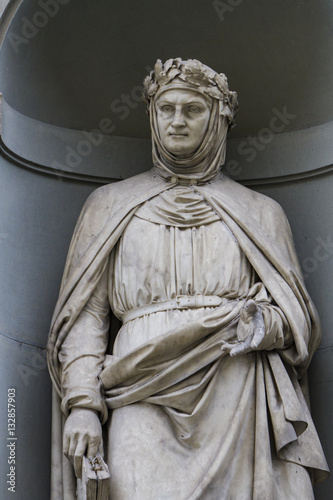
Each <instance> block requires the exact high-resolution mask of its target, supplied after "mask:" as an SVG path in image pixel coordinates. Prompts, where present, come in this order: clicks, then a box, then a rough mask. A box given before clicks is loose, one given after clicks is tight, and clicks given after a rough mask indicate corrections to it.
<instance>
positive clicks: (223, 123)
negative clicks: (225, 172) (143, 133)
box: [144, 58, 238, 183]
mask: <svg viewBox="0 0 333 500" xmlns="http://www.w3.org/2000/svg"><path fill="white" fill-rule="evenodd" d="M173 88H179V89H186V90H192V91H194V92H198V93H200V94H201V95H203V96H204V97H205V98H206V99H207V100H208V101H209V102H211V105H212V107H211V114H210V119H209V123H208V127H207V131H206V134H205V136H204V138H203V140H202V142H201V144H200V146H199V148H198V149H197V150H196V151H195V152H194V153H192V154H191V155H188V156H175V155H173V154H172V153H170V152H169V151H168V150H167V149H166V148H165V147H164V146H163V144H162V142H161V139H160V134H159V130H158V126H157V110H156V101H157V99H158V98H159V96H160V95H161V93H162V92H165V91H167V90H169V89H173ZM144 99H145V101H146V102H147V109H148V113H149V116H150V125H151V131H152V149H153V151H152V153H153V163H154V166H155V169H156V171H157V173H158V174H159V175H162V176H163V177H165V178H170V177H174V176H176V177H178V178H179V179H182V180H186V179H190V180H192V181H193V180H195V181H196V182H198V183H202V182H207V181H209V180H212V179H213V178H215V177H216V176H218V174H219V171H220V167H221V165H223V163H224V161H225V153H226V136H227V132H228V129H229V127H230V126H231V125H232V124H233V122H234V117H235V115H236V112H237V108H238V102H237V94H236V92H231V91H229V88H228V80H227V78H226V76H225V75H224V74H223V73H220V74H219V73H216V71H214V70H212V69H211V68H209V67H208V66H206V65H205V64H202V63H201V62H200V61H197V60H196V59H188V60H187V61H183V60H182V59H180V58H176V59H168V60H167V61H166V62H165V63H164V64H163V63H162V61H161V60H160V59H158V60H157V62H156V64H155V67H154V70H153V71H151V73H150V75H149V76H147V77H146V78H145V80H144Z"/></svg>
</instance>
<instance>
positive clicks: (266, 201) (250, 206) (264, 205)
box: [216, 177, 287, 225]
mask: <svg viewBox="0 0 333 500" xmlns="http://www.w3.org/2000/svg"><path fill="white" fill-rule="evenodd" d="M216 184H219V187H218V189H219V190H222V191H223V193H225V194H226V195H227V196H228V198H229V199H232V200H233V201H234V204H237V206H239V207H240V208H243V209H244V210H245V211H246V210H249V211H251V212H252V216H253V217H255V218H257V219H259V220H260V222H261V223H262V224H265V223H267V224H274V225H275V224H276V223H278V224H279V223H281V222H282V221H283V223H285V222H286V221H287V218H286V215H285V212H284V210H283V208H282V207H281V205H280V204H279V203H278V202H277V201H275V200H273V199H272V198H270V197H269V196H266V195H265V194H262V193H259V192H258V191H254V190H253V189H250V188H248V187H246V186H243V185H242V184H239V183H238V182H235V181H233V180H232V179H230V178H228V177H223V178H222V179H221V180H220V181H218V183H216ZM216 187H217V186H216ZM223 196H224V194H223Z"/></svg>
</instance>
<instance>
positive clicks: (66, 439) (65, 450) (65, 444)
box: [62, 434, 70, 458]
mask: <svg viewBox="0 0 333 500" xmlns="http://www.w3.org/2000/svg"><path fill="white" fill-rule="evenodd" d="M69 443H70V436H69V435H68V434H64V437H63V442H62V449H63V453H64V455H65V457H67V458H69V456H68V451H69Z"/></svg>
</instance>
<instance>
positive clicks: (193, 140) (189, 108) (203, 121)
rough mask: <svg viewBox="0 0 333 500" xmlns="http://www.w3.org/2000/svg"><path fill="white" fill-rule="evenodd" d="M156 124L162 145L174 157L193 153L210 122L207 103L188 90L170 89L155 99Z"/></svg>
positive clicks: (208, 104)
mask: <svg viewBox="0 0 333 500" xmlns="http://www.w3.org/2000/svg"><path fill="white" fill-rule="evenodd" d="M156 110H157V126H158V130H159V134H160V138H161V142H162V144H163V146H164V147H165V148H166V149H167V150H168V151H169V152H170V153H172V154H173V155H175V156H188V155H190V154H193V153H194V152H195V151H196V150H197V149H198V148H199V146H200V144H201V142H202V140H203V138H204V136H205V133H206V130H207V127H208V122H209V117H210V110H211V107H210V103H209V102H208V101H207V100H206V99H205V98H204V97H203V96H201V95H200V94H198V93H197V92H195V91H191V90H187V89H170V90H166V91H165V92H163V94H162V95H161V96H160V97H159V98H158V100H157V102H156Z"/></svg>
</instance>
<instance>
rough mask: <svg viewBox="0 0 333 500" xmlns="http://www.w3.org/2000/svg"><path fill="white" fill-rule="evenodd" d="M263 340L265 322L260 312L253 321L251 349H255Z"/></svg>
mask: <svg viewBox="0 0 333 500" xmlns="http://www.w3.org/2000/svg"><path fill="white" fill-rule="evenodd" d="M264 338H265V322H264V318H263V315H262V313H261V312H259V313H257V317H256V319H255V328H254V335H253V339H252V342H251V347H252V349H257V348H258V347H259V345H260V344H261V342H262V341H263V340H264Z"/></svg>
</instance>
